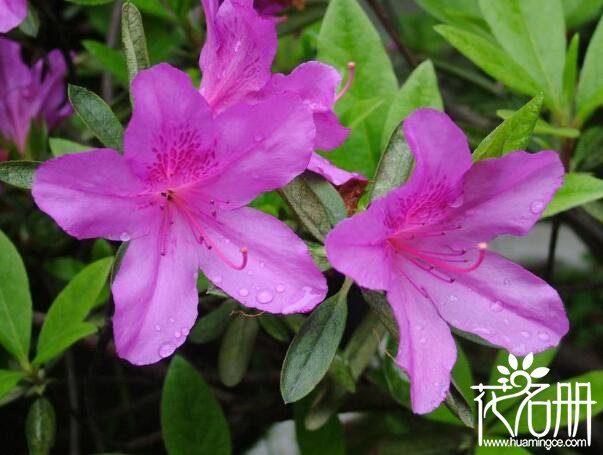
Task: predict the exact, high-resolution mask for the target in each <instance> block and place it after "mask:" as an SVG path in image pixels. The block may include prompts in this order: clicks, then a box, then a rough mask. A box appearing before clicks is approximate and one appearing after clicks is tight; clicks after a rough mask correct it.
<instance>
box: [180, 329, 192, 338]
mask: <svg viewBox="0 0 603 455" xmlns="http://www.w3.org/2000/svg"><path fill="white" fill-rule="evenodd" d="M180 332H182V335H183V336H187V335H188V334H189V333H190V330H189V329H188V328H186V327H182V328H181V329H180Z"/></svg>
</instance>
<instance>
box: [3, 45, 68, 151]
mask: <svg viewBox="0 0 603 455" xmlns="http://www.w3.org/2000/svg"><path fill="white" fill-rule="evenodd" d="M66 73H67V66H66V64H65V60H64V58H63V56H62V55H61V53H60V52H59V51H58V50H54V51H52V52H50V53H49V54H48V55H47V56H46V58H42V59H40V60H38V61H37V62H36V63H34V65H33V66H32V67H31V68H29V67H28V66H27V65H26V64H25V63H24V62H23V60H22V59H21V46H20V45H19V44H18V43H15V42H14V41H10V40H8V39H6V38H0V143H2V140H4V141H6V142H9V143H11V144H14V145H15V146H16V148H17V149H18V151H19V152H20V153H23V152H24V151H25V147H26V145H27V139H28V136H29V132H30V129H31V124H32V122H34V121H43V122H45V123H46V126H47V127H48V128H49V129H52V128H54V127H55V126H57V125H58V124H59V122H60V121H61V120H63V119H64V118H65V117H67V116H69V115H70V114H71V112H72V110H71V106H70V105H69V104H68V103H67V98H66V93H65V76H66Z"/></svg>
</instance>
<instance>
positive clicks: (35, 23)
mask: <svg viewBox="0 0 603 455" xmlns="http://www.w3.org/2000/svg"><path fill="white" fill-rule="evenodd" d="M19 30H21V31H22V32H23V33H25V34H26V35H27V36H31V37H32V38H36V37H37V36H38V32H39V31H40V17H39V16H38V12H37V11H36V10H35V8H34V7H33V6H32V5H31V4H29V5H28V8H27V16H25V19H24V20H23V22H21V25H19Z"/></svg>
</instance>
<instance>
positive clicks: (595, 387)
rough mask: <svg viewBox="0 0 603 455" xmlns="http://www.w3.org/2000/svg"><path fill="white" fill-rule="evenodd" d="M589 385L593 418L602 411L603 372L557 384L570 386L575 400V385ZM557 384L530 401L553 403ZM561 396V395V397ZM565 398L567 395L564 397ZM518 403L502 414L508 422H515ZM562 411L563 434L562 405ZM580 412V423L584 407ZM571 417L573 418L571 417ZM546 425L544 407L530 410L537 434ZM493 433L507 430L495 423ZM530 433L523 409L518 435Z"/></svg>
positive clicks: (561, 427) (564, 413)
mask: <svg viewBox="0 0 603 455" xmlns="http://www.w3.org/2000/svg"><path fill="white" fill-rule="evenodd" d="M539 382H541V383H542V382H543V380H541V381H539ZM578 382H579V383H589V384H590V387H591V393H592V399H593V400H594V401H596V403H594V404H593V405H592V417H595V416H596V415H597V414H599V413H600V412H601V411H603V370H597V371H590V372H588V373H585V374H583V375H580V376H576V377H573V378H571V379H566V380H564V381H559V383H562V384H571V388H572V396H573V397H574V399H576V398H575V384H576V383H578ZM557 384H558V383H555V384H551V386H550V387H549V388H547V389H546V390H544V391H542V392H540V393H539V394H537V395H535V396H534V398H532V401H551V402H553V401H555V400H557ZM581 392H582V393H584V392H585V391H584V390H582V391H581ZM562 396H563V395H562ZM566 396H567V395H566ZM580 398H581V399H582V400H584V399H586V398H587V397H586V396H585V394H584V395H582V396H581V397H580ZM521 399H522V398H520V399H519V401H521ZM518 406H519V403H518V405H517V406H516V407H514V408H513V409H511V410H509V411H507V412H505V413H504V416H505V418H507V420H508V421H511V419H513V420H512V421H513V422H514V421H515V416H516V414H517V409H518ZM562 408H563V409H560V410H561V411H562V412H561V413H560V417H561V418H560V421H559V422H560V424H559V429H560V431H561V432H563V428H564V427H566V428H567V414H568V413H567V408H566V407H565V406H563V405H562ZM564 409H565V412H563V410H564ZM580 409H581V411H580V415H579V420H580V421H582V420H584V419H585V418H586V417H587V414H586V409H585V407H584V406H581V407H580ZM552 412H553V425H555V420H554V419H555V415H556V414H555V407H554V406H553V411H552ZM572 417H573V416H572ZM546 423H547V418H546V410H545V407H544V406H534V407H533V408H532V425H533V427H534V431H536V432H538V431H542V430H543V429H544V428H545V425H546ZM492 430H493V431H496V432H506V431H507V429H506V428H505V426H504V425H503V423H502V422H501V421H498V420H497V421H496V423H495V425H494V426H493V427H492ZM529 432H530V428H529V426H528V410H527V409H524V410H523V412H522V414H521V418H520V420H519V427H518V433H519V434H522V433H529Z"/></svg>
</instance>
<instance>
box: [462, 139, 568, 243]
mask: <svg viewBox="0 0 603 455" xmlns="http://www.w3.org/2000/svg"><path fill="white" fill-rule="evenodd" d="M563 176H564V170H563V165H562V164H561V160H560V159H559V154H558V153H556V152H550V151H545V152H539V153H526V152H522V151H519V152H513V153H509V154H507V155H505V156H503V157H502V158H494V159H489V160H483V161H478V162H477V163H475V164H474V166H473V167H472V168H471V170H470V171H469V172H468V173H467V175H466V178H465V184H464V189H463V198H462V199H463V204H462V205H461V206H460V207H459V208H458V209H457V210H456V214H455V215H454V216H453V217H458V221H459V224H461V225H463V229H462V230H461V232H459V234H460V235H462V236H464V237H466V238H468V239H469V238H471V239H473V242H476V241H489V240H490V239H492V238H494V237H496V236H498V235H501V234H513V235H525V234H527V233H528V232H529V231H530V229H532V227H533V226H534V224H536V222H537V221H538V219H539V218H540V217H541V215H542V212H543V211H544V209H545V208H546V206H547V204H548V203H549V202H550V201H551V199H552V198H553V195H554V194H555V191H557V189H558V188H559V187H560V186H561V185H562V184H563Z"/></svg>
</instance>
